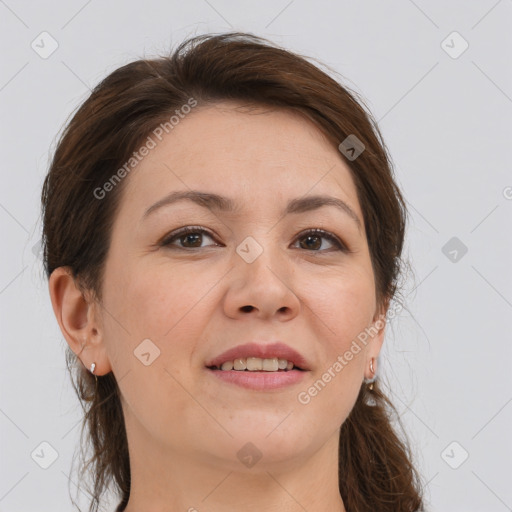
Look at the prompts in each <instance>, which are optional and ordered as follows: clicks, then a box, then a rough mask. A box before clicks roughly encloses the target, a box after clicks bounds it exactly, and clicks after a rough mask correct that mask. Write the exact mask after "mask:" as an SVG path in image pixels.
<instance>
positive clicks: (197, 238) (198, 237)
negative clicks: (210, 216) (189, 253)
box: [182, 233, 201, 247]
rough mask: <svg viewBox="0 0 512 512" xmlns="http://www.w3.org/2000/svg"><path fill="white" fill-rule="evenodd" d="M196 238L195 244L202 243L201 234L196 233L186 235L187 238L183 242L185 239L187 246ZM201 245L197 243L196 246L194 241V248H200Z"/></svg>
mask: <svg viewBox="0 0 512 512" xmlns="http://www.w3.org/2000/svg"><path fill="white" fill-rule="evenodd" d="M194 238H195V242H198V241H199V242H200V239H201V235H200V234H196V233H192V234H190V233H189V234H187V235H185V236H184V237H183V238H182V240H183V239H185V245H186V244H187V241H190V240H191V239H194ZM200 245H201V243H199V244H197V243H196V244H195V245H194V241H192V246H193V247H198V246H200Z"/></svg>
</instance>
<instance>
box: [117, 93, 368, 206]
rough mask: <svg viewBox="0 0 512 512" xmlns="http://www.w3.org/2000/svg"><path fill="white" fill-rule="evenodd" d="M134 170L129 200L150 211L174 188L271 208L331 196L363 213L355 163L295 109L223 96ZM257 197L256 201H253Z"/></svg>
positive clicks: (164, 140) (186, 122) (193, 116)
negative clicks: (349, 163)
mask: <svg viewBox="0 0 512 512" xmlns="http://www.w3.org/2000/svg"><path fill="white" fill-rule="evenodd" d="M155 142H156V145H155V147H154V149H152V150H151V151H150V152H149V154H148V155H147V156H145V157H144V159H143V160H142V161H141V162H140V163H139V164H138V165H137V166H136V168H135V170H134V171H133V172H132V174H131V175H130V178H129V180H128V183H127V184H126V185H127V195H129V197H130V203H131V205H132V206H133V207H135V208H137V209H138V210H141V211H142V210H144V211H145V209H146V208H147V207H148V206H149V205H150V204H149V203H152V202H155V201H158V200H159V199H160V198H161V197H162V196H163V195H164V194H166V193H169V192H171V191H173V190H187V189H201V190H205V191H208V192H213V193H217V194H221V195H225V196H230V197H232V198H233V199H234V200H235V202H236V203H237V205H238V206H239V207H240V208H242V209H243V208H244V207H248V208H249V207H250V206H252V207H255V206H259V207H261V208H264V209H266V211H268V209H269V208H272V207H274V206H277V205H278V206H279V211H281V209H282V203H284V202H287V201H289V200H290V199H294V198H296V197H300V196H304V195H317V194H329V195H331V196H336V197H338V198H340V199H342V200H344V201H346V202H348V203H349V204H350V205H351V207H352V209H353V210H355V211H356V213H357V214H358V215H359V216H361V210H360V207H359V204H358V201H357V193H356V188H355V185H354V182H353V179H352V176H351V172H350V169H349V168H348V166H347V165H346V163H345V162H344V161H343V159H342V157H341V155H340V154H339V152H338V150H337V148H336V147H335V146H334V145H333V144H332V143H331V142H330V141H328V140H327V138H326V137H325V136H324V134H323V133H322V132H321V131H320V130H319V128H318V127H317V126H316V125H315V124H314V123H313V122H312V121H310V120H309V119H307V118H305V117H304V116H302V115H300V114H299V113H297V112H293V111H290V110H283V109H276V108H269V107H262V106H251V107H248V106H245V105H241V104H239V103H235V102H219V103H217V104H214V105H209V106H203V107H196V109H194V110H193V111H192V112H191V113H190V114H188V115H187V116H184V118H183V119H181V120H180V122H179V123H178V124H177V125H175V126H174V127H173V128H172V130H170V131H169V133H167V134H164V135H163V137H162V140H160V141H159V140H156V141H155ZM256 199H257V200H258V201H257V203H258V204H257V205H256V204H255V201H256Z"/></svg>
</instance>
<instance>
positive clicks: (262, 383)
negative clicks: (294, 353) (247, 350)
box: [207, 368, 307, 391]
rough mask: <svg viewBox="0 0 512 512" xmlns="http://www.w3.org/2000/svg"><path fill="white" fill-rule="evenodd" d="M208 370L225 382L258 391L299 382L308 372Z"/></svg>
mask: <svg viewBox="0 0 512 512" xmlns="http://www.w3.org/2000/svg"><path fill="white" fill-rule="evenodd" d="M207 370H208V371H209V372H210V373H213V374H214V375H215V376H216V377H217V378H219V379H221V380H223V381H224V382H229V383H231V384H236V385H237V386H241V387H243V388H247V389H256V390H258V391H265V390H268V389H279V388H284V387H286V386H291V385H293V384H297V383H298V382H300V381H301V380H302V379H303V378H304V376H305V374H306V373H307V372H305V371H301V370H288V371H285V372H264V371H258V372H248V371H239V370H211V369H209V368H207Z"/></svg>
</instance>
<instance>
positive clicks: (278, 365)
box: [220, 357, 293, 372]
mask: <svg viewBox="0 0 512 512" xmlns="http://www.w3.org/2000/svg"><path fill="white" fill-rule="evenodd" d="M292 368H293V363H292V362H290V361H287V360H286V359H278V358H277V357H272V358H270V359H262V358H261V357H247V358H239V359H235V360H234V361H226V362H225V363H222V365H221V367H220V369H221V370H225V371H229V370H240V371H243V370H248V371H250V372H256V371H265V372H277V371H278V370H291V369H292Z"/></svg>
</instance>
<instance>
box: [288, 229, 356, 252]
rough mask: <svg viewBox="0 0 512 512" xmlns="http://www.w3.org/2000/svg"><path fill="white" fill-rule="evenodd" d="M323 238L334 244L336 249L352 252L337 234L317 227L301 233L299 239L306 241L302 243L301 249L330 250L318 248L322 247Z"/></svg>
mask: <svg viewBox="0 0 512 512" xmlns="http://www.w3.org/2000/svg"><path fill="white" fill-rule="evenodd" d="M322 238H325V239H327V240H329V241H330V243H331V245H334V247H335V249H334V250H338V251H343V252H350V251H349V250H348V248H347V247H346V246H345V244H343V243H342V242H341V240H340V239H339V238H338V237H337V236H336V235H333V234H332V233H329V232H328V231H324V230H323V229H318V228H316V229H309V230H307V231H303V232H302V233H300V234H299V236H298V237H297V240H298V241H300V240H305V243H304V244H301V249H306V250H312V251H313V252H326V251H327V252H330V251H329V250H328V249H324V250H320V251H319V250H317V249H319V248H321V247H322Z"/></svg>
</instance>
